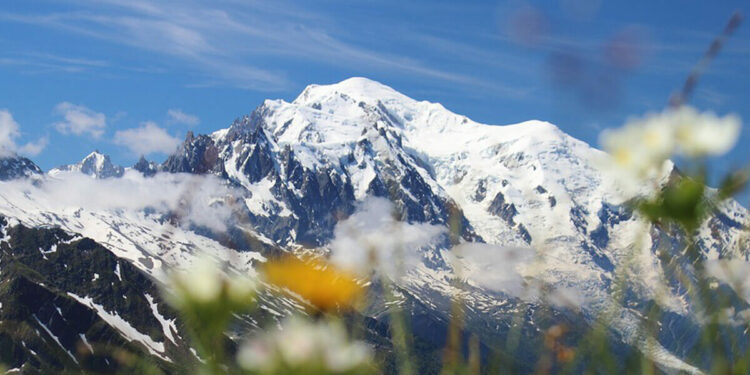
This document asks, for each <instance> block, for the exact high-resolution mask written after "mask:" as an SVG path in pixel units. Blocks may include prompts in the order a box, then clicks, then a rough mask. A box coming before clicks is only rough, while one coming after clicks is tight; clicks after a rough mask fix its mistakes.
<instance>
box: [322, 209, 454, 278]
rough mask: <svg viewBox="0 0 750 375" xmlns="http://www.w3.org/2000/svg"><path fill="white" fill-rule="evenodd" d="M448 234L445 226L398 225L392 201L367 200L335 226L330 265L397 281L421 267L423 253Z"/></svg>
mask: <svg viewBox="0 0 750 375" xmlns="http://www.w3.org/2000/svg"><path fill="white" fill-rule="evenodd" d="M445 233H446V228H444V227H442V226H438V225H430V224H423V223H420V224H409V223H405V222H401V221H397V220H395V219H394V218H393V205H392V204H391V202H390V201H388V200H386V199H383V198H368V199H367V200H365V201H364V202H363V203H361V204H360V206H359V209H358V210H357V212H355V213H354V214H352V215H351V216H350V217H349V218H347V219H346V220H343V221H341V222H339V223H338V224H337V225H336V228H335V230H334V239H333V240H332V241H331V243H330V244H329V248H330V249H331V261H332V262H334V263H336V264H338V265H339V266H341V267H345V268H348V269H352V270H355V271H358V272H366V271H367V270H368V269H372V267H375V268H376V269H377V270H378V271H381V272H384V273H385V274H387V275H389V276H391V277H394V276H396V275H398V274H399V273H400V270H406V269H409V268H410V267H413V266H416V265H417V264H419V263H421V262H422V254H421V251H422V250H423V249H425V248H426V247H428V246H430V245H431V244H433V243H435V242H436V241H438V240H439V239H440V238H441V235H443V234H445Z"/></svg>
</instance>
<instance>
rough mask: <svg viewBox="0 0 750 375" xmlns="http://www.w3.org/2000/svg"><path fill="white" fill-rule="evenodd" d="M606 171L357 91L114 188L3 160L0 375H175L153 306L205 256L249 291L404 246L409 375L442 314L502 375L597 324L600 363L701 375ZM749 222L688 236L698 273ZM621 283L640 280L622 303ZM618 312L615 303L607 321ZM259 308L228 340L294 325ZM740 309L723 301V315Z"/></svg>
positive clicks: (101, 162) (723, 208)
mask: <svg viewBox="0 0 750 375" xmlns="http://www.w3.org/2000/svg"><path fill="white" fill-rule="evenodd" d="M604 158H606V155H605V154H604V153H603V152H601V151H599V150H597V149H595V148H593V147H591V146H589V145H588V144H586V143H584V142H582V141H579V140H576V139H574V138H572V137H570V136H568V135H567V134H565V133H564V132H563V131H561V130H560V129H559V128H557V127H556V126H554V125H552V124H550V123H547V122H543V121H527V122H523V123H519V124H514V125H487V124H480V123H477V122H474V121H472V120H471V119H469V118H467V117H465V116H462V115H458V114H455V113H453V112H451V111H449V110H447V109H445V108H444V107H443V106H441V105H440V104H437V103H431V102H427V101H418V100H414V99H412V98H409V97H407V96H405V95H403V94H401V93H399V92H397V91H395V90H393V89H391V88H390V87H387V86H385V85H383V84H380V83H378V82H375V81H372V80H368V79H365V78H350V79H347V80H345V81H342V82H339V83H336V84H332V85H310V86H308V87H307V88H306V89H305V90H304V91H303V92H302V93H301V94H300V95H299V96H298V97H297V98H296V99H295V100H294V101H292V102H286V101H283V100H266V101H264V102H263V103H262V104H261V105H260V106H258V107H257V108H256V109H255V110H253V111H252V112H251V113H250V114H248V115H245V116H243V117H241V118H238V119H237V120H235V121H234V122H232V123H231V124H230V125H229V126H228V127H227V128H224V129H220V130H217V131H215V132H213V133H211V134H198V135H196V134H193V133H192V132H189V133H188V134H187V136H186V138H185V141H184V142H183V143H182V144H181V145H180V146H179V147H178V149H177V150H175V152H174V153H173V154H171V155H169V156H168V158H167V159H166V160H165V161H163V162H162V163H160V164H158V163H154V162H151V161H148V160H146V159H144V158H141V159H140V160H139V161H138V163H137V164H136V165H134V166H133V167H129V168H123V167H120V166H116V165H113V164H112V162H111V161H110V159H109V157H107V156H106V155H102V154H101V153H99V152H93V153H91V154H90V155H88V156H87V157H86V158H84V159H83V160H82V161H81V162H80V163H77V164H73V165H65V166H61V167H58V168H54V169H52V170H50V171H48V172H46V173H45V172H43V171H42V170H41V169H40V168H39V167H37V166H36V165H35V164H34V163H33V162H32V161H30V160H28V159H26V158H23V157H19V156H13V157H6V158H4V159H2V160H0V180H2V182H0V215H2V219H1V220H0V224H2V225H1V227H2V232H1V233H0V251H2V253H1V254H0V285H5V287H2V288H0V303H2V305H0V321H2V323H0V349H1V350H0V360H2V361H3V362H5V363H8V364H10V365H11V366H12V367H14V368H19V369H23V370H24V371H29V372H31V373H33V372H35V371H40V372H45V371H51V369H54V370H60V369H67V370H76V369H90V370H95V371H102V372H111V371H116V370H117V365H116V363H115V362H116V361H115V358H116V353H115V352H114V351H113V350H115V349H113V348H118V347H126V348H129V350H132V351H133V352H135V353H139V355H140V356H142V357H144V358H148V360H149V361H152V362H153V363H157V364H158V366H160V367H161V368H162V369H164V370H165V371H167V372H179V364H180V363H184V361H182V359H184V358H187V357H190V356H191V355H192V354H191V350H190V348H189V345H188V344H187V342H186V341H185V340H184V339H183V338H184V337H185V335H184V332H183V331H182V327H181V324H180V322H179V318H178V317H176V315H175V313H174V312H173V311H172V310H171V309H170V308H169V306H168V305H166V304H164V303H163V301H162V297H161V295H160V293H159V292H158V288H159V286H160V285H162V283H163V282H164V281H165V271H166V270H168V269H169V268H181V267H187V266H188V265H189V264H190V263H191V262H193V261H195V259H196V258H197V256H198V255H199V254H201V253H207V254H209V255H210V256H212V257H215V258H217V259H220V260H222V261H224V262H226V263H227V264H228V265H229V267H231V269H232V270H234V271H236V272H243V273H249V274H254V273H255V272H256V271H255V270H256V267H257V265H258V264H261V263H263V262H265V261H266V260H267V259H268V258H269V257H274V256H278V255H279V254H283V253H286V252H294V253H299V252H308V251H312V252H319V253H322V254H325V255H327V256H330V257H331V259H333V260H335V261H339V262H342V263H345V264H348V265H351V264H354V263H356V261H357V257H358V254H361V252H362V251H364V250H363V249H362V248H364V247H366V246H365V245H363V244H362V242H367V241H371V240H373V238H375V239H381V240H382V239H383V238H389V240H385V241H384V244H383V245H382V247H383V250H382V251H384V254H383V255H385V256H384V259H387V258H388V257H387V255H393V253H392V249H390V250H389V248H388V246H391V247H395V246H396V245H397V243H403V244H406V245H407V246H405V247H406V248H407V249H406V250H405V254H404V255H403V259H401V260H402V261H403V262H405V263H406V264H407V265H408V267H404V270H403V272H396V271H387V272H385V277H389V278H391V279H392V280H394V281H395V284H396V285H397V287H398V291H399V293H398V303H400V304H402V306H403V307H404V309H405V310H406V311H407V312H409V316H410V318H411V319H410V320H411V324H412V328H413V330H414V333H415V337H416V340H417V341H418V342H420V343H421V345H420V348H421V349H420V350H421V353H422V360H421V366H423V367H422V370H423V372H422V373H430V372H431V371H434V368H432V367H430V366H434V362H435V361H433V360H431V359H433V358H440V357H439V353H440V348H442V343H444V342H445V334H446V332H447V326H448V321H449V320H450V318H451V316H450V304H451V300H452V298H455V297H457V296H458V297H460V299H461V301H462V302H464V303H465V306H466V311H465V328H466V331H467V332H468V333H470V334H473V335H475V336H477V337H478V338H479V340H480V341H481V345H482V347H483V348H484V351H485V353H491V352H493V351H496V350H499V351H503V350H506V349H507V348H508V343H509V342H510V339H509V337H511V336H512V335H513V334H514V332H515V331H516V330H517V331H518V334H520V337H521V340H519V343H518V348H517V349H516V350H517V353H519V354H517V355H515V358H516V360H517V362H518V371H520V372H531V371H533V363H534V361H535V358H536V355H537V354H536V353H537V351H536V350H535V348H536V347H537V346H538V345H541V344H540V343H541V341H540V340H542V339H543V337H542V334H541V333H540V332H543V331H544V330H546V329H547V328H549V327H550V326H552V325H555V324H561V323H564V324H566V325H568V326H569V327H571V330H570V331H571V332H573V333H572V334H571V337H570V340H571V341H575V340H577V339H580V335H578V336H577V334H576V333H575V332H583V331H585V330H586V329H587V328H590V327H592V326H594V325H596V324H598V323H597V318H598V317H599V316H600V315H601V314H602V313H604V312H605V311H608V312H609V313H613V314H614V316H616V317H617V318H616V319H614V320H613V321H612V322H611V326H610V327H608V328H607V329H608V332H610V334H611V336H612V337H613V340H614V342H615V343H616V344H614V346H613V351H614V352H615V353H617V355H618V356H619V358H626V357H627V356H628V355H630V354H632V353H638V354H639V355H645V356H647V357H649V358H651V359H653V360H654V361H655V362H657V363H658V364H659V366H660V369H661V370H662V371H664V372H666V373H676V372H680V371H682V372H687V373H700V368H702V366H703V365H704V364H702V363H690V362H689V361H688V360H687V359H686V358H687V356H688V354H689V353H690V352H691V350H692V349H693V348H694V345H695V344H696V342H697V340H699V337H698V331H699V329H698V327H699V326H700V325H701V322H700V318H699V317H698V316H696V314H695V303H694V301H692V300H691V297H690V295H689V294H688V293H687V292H686V288H685V285H684V283H683V281H682V280H680V279H679V277H678V276H677V275H676V274H675V273H674V271H673V269H674V267H673V266H674V264H672V262H673V259H677V258H676V257H671V256H670V254H671V255H675V254H678V253H679V252H681V251H682V249H681V248H680V246H679V238H678V236H677V235H676V234H675V232H674V231H672V230H670V228H666V227H657V226H650V225H648V224H646V223H645V221H644V220H642V219H640V218H639V217H638V215H637V214H634V213H633V212H632V210H631V209H630V208H629V206H628V205H627V204H626V203H627V199H628V198H629V197H627V196H626V195H625V194H624V193H623V192H622V191H621V190H620V188H619V187H618V185H617V183H616V176H614V175H613V172H612V171H609V170H607V169H605V168H602V167H601V165H602V164H601V161H602V160H603V159H604ZM676 173H678V172H677V171H676V169H674V168H670V169H669V170H665V171H664V175H663V181H667V180H669V179H670V178H674V176H675V174H676ZM746 220H747V211H746V210H745V209H744V208H743V207H742V206H741V205H740V204H739V203H737V202H735V201H726V202H722V203H720V204H719V203H717V211H716V213H715V214H714V215H712V216H711V217H710V218H709V219H708V220H707V221H706V222H705V223H704V224H703V226H702V227H701V228H700V231H699V236H698V244H699V246H700V248H701V251H702V256H704V257H705V258H706V259H717V258H729V257H733V258H738V259H743V260H744V261H747V258H746V256H745V255H743V254H741V253H740V251H739V249H740V246H739V244H740V241H741V238H742V232H743V228H744V223H745V222H746ZM357 229H359V231H357ZM347 238H350V239H351V238H354V239H359V240H360V241H359V242H360V243H359V244H358V243H357V241H353V242H346V239H347ZM376 241H377V240H376ZM389 241H390V242H389ZM389 244H390V245H389ZM360 247H361V248H360ZM388 251H391V252H390V253H389V252H388ZM385 263H387V262H385ZM384 268H385V269H389V266H388V265H387V264H384ZM391 268H394V267H391ZM628 271H634V272H635V274H637V275H638V277H637V278H630V279H628V280H627V282H626V283H625V285H622V284H621V283H620V281H619V278H621V276H622V275H623V272H628ZM457 280H458V281H459V282H457ZM662 286H664V287H662ZM616 291H618V293H622V295H623V303H622V304H621V305H618V307H617V309H616V310H615V311H614V312H612V310H611V308H610V306H611V303H610V301H611V300H612V295H613V294H614V293H615V292H616ZM259 298H260V300H261V303H260V306H261V313H260V314H259V315H262V317H256V318H254V319H250V320H249V321H250V322H249V323H248V324H247V325H246V326H245V327H242V328H238V329H239V330H241V331H243V332H244V331H245V330H252V329H254V328H257V326H258V322H261V321H262V319H278V318H280V317H282V316H285V315H288V314H290V313H292V312H294V311H297V310H299V309H300V308H301V306H302V305H301V304H304V302H300V301H296V300H293V299H290V298H285V297H275V296H272V295H261V296H260V297H259ZM654 305H658V306H659V307H660V308H661V309H662V310H663V311H664V312H665V314H662V317H661V318H660V321H659V322H658V326H659V329H658V332H657V333H656V334H655V335H652V336H649V335H647V334H644V333H643V332H641V331H639V330H638V329H637V327H638V326H639V324H640V322H641V321H642V319H643V314H644V311H646V310H647V309H649V308H650V307H651V306H654ZM748 307H750V305H748V302H747V301H746V299H745V298H742V297H741V296H738V299H737V302H736V309H735V311H734V312H733V314H735V315H736V316H741V315H742V314H744V313H746V312H748V310H747V308H748ZM386 311H387V308H386V303H385V302H384V301H379V300H376V301H373V303H372V304H371V306H369V307H368V309H367V310H365V311H364V312H362V314H363V315H364V318H366V319H367V322H368V327H369V328H370V329H371V332H370V333H371V334H370V340H371V341H372V342H373V343H374V345H376V346H378V347H379V348H381V349H382V350H383V351H384V352H385V353H387V352H388V351H389V350H390V349H389V344H388V342H387V341H388V340H387V319H388V318H387V314H386ZM18 327H22V328H18ZM737 335H738V336H742V337H744V332H741V330H739V331H738V332H737ZM233 337H235V335H232V334H229V335H228V340H229V341H230V342H231V341H232V338H233ZM99 347H101V348H102V349H101V351H100V350H99V349H98V348H99ZM488 355H489V354H488Z"/></svg>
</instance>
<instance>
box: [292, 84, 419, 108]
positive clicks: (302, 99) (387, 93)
mask: <svg viewBox="0 0 750 375" xmlns="http://www.w3.org/2000/svg"><path fill="white" fill-rule="evenodd" d="M342 95H344V96H346V97H349V98H352V99H354V100H356V101H357V102H360V101H364V102H366V103H368V104H373V102H377V101H392V100H396V101H405V102H414V99H411V98H409V97H408V96H406V95H404V94H401V93H400V92H398V91H396V90H394V89H393V88H391V87H390V86H387V85H384V84H382V83H380V82H377V81H374V80H371V79H369V78H364V77H352V78H347V79H345V80H343V81H341V82H338V83H334V84H330V85H317V84H313V85H309V86H307V87H306V88H305V89H304V90H303V91H302V93H301V94H300V95H299V96H298V97H297V99H295V100H294V103H295V104H301V105H311V104H315V103H320V102H323V101H327V100H330V99H331V98H333V97H340V96H342Z"/></svg>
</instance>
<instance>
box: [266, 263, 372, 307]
mask: <svg viewBox="0 0 750 375" xmlns="http://www.w3.org/2000/svg"><path fill="white" fill-rule="evenodd" d="M264 273H265V277H266V280H267V281H268V282H269V283H271V284H273V285H276V286H278V287H281V288H285V289H287V290H289V291H290V292H292V293H294V294H296V295H298V296H300V297H302V298H304V299H305V300H307V301H309V302H310V303H311V304H312V305H314V306H315V307H317V308H319V309H320V310H323V311H331V310H334V309H336V308H337V307H338V308H342V309H351V308H353V307H354V306H355V305H356V304H357V303H358V302H359V301H360V300H361V298H362V296H363V295H364V287H362V286H361V285H360V284H359V283H357V280H356V276H355V275H354V274H352V273H350V272H346V271H343V270H341V269H338V268H336V267H334V266H333V265H331V264H329V263H326V262H324V261H322V260H319V259H306V260H300V259H298V258H295V257H292V256H287V257H283V258H281V259H277V260H271V261H269V262H268V263H267V264H266V265H265V268H264Z"/></svg>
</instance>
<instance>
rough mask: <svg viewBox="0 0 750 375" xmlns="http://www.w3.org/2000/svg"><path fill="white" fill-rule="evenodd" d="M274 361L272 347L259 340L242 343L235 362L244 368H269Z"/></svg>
mask: <svg viewBox="0 0 750 375" xmlns="http://www.w3.org/2000/svg"><path fill="white" fill-rule="evenodd" d="M274 361H275V358H274V353H273V349H272V348H270V347H268V345H266V343H265V342H261V341H253V342H250V343H248V344H246V345H243V346H242V347H241V348H240V350H239V352H238V353H237V363H238V364H239V365H240V367H242V368H244V369H246V370H261V371H262V370H269V369H271V368H273V365H274Z"/></svg>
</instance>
